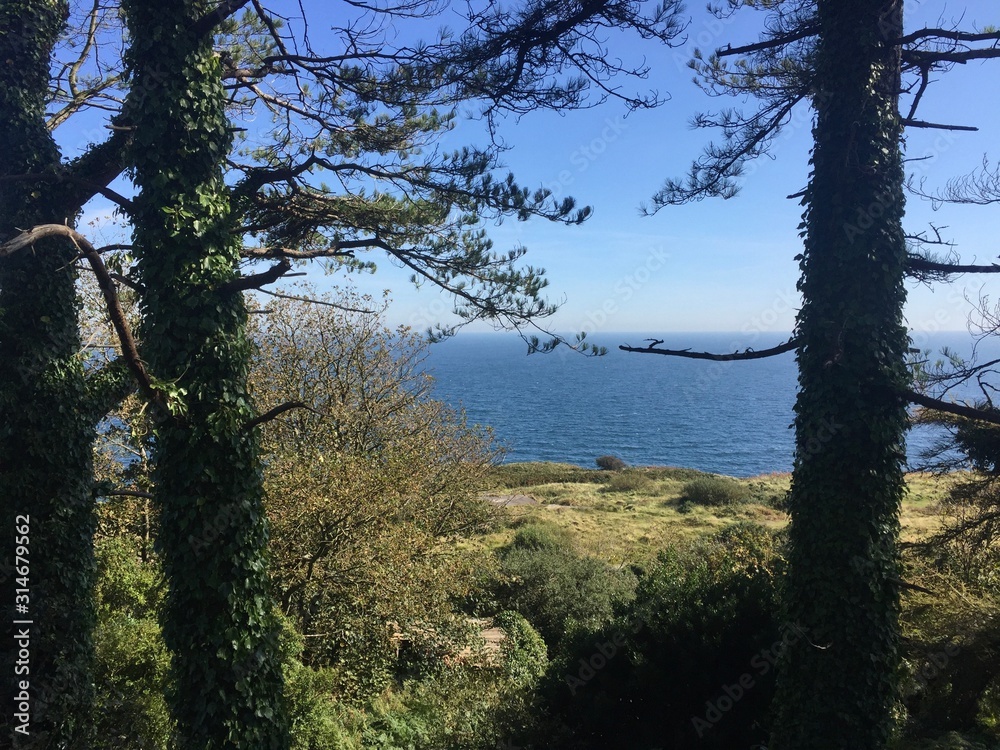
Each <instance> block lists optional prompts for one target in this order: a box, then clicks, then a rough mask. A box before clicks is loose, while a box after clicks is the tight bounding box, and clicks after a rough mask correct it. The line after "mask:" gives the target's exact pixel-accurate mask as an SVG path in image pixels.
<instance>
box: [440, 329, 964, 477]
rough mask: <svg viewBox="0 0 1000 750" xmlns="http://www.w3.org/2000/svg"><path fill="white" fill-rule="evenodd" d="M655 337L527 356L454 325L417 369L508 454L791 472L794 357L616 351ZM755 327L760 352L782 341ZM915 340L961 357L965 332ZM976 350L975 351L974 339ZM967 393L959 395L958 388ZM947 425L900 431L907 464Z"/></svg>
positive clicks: (701, 337)
mask: <svg viewBox="0 0 1000 750" xmlns="http://www.w3.org/2000/svg"><path fill="white" fill-rule="evenodd" d="M649 338H651V335H650V334H643V333H621V334H608V333H605V334H599V335H592V336H591V337H589V338H588V341H590V342H591V343H593V344H596V345H603V346H606V347H607V348H608V352H607V354H606V355H605V356H602V357H592V356H584V355H581V354H579V353H577V352H574V351H571V350H569V349H568V348H566V347H559V348H557V349H556V350H555V351H553V352H550V353H547V354H531V355H528V354H527V349H528V347H527V344H526V343H525V342H524V341H523V340H522V339H521V338H520V337H519V336H518V335H517V334H511V333H503V332H497V333H468V332H460V333H458V334H457V335H455V336H454V337H452V338H450V339H447V340H445V341H442V342H439V343H436V344H433V345H431V347H430V352H429V355H428V357H427V359H426V360H425V363H424V368H425V370H426V371H427V372H428V373H429V374H431V375H432V376H433V377H434V378H435V388H434V395H435V397H436V398H438V399H441V400H443V401H445V402H447V403H448V404H450V405H452V406H454V407H456V408H462V409H464V410H465V413H466V415H467V418H468V420H469V422H470V423H473V424H480V425H485V426H489V427H490V428H492V430H493V431H494V434H495V436H496V439H497V441H498V443H499V444H500V445H501V446H502V447H503V448H504V450H505V452H506V453H505V459H504V460H505V461H507V462H514V461H557V462H563V463H571V464H577V465H579V466H584V467H591V468H593V467H594V466H595V464H594V460H595V459H596V458H597V457H598V456H604V455H613V456H618V457H619V458H621V459H623V460H624V461H625V462H626V463H628V464H629V465H633V466H654V465H655V466H678V467H686V468H693V469H699V470H701V471H707V472H714V473H719V474H726V475H729V476H735V477H749V476H757V475H760V474H767V473H771V472H787V471H790V470H791V468H792V450H793V432H792V429H791V425H792V420H793V410H792V407H793V404H794V402H795V392H796V387H797V385H796V367H795V357H794V353H792V352H789V353H787V354H783V355H780V356H777V357H771V358H768V359H760V360H750V361H739V362H712V361H703V360H692V359H681V358H676V357H665V356H658V355H651V354H635V353H627V352H623V351H620V350H619V349H618V346H619V345H620V344H628V345H632V346H645V345H646V341H645V339H649ZM660 338H663V339H665V340H666V341H665V343H664V344H663V346H664V347H666V348H671V349H691V350H692V351H711V352H733V351H743V350H745V349H746V348H747V347H746V336H745V335H741V334H738V333H736V334H734V333H692V334H666V335H663V334H661V335H660ZM787 338H788V335H787V334H784V335H782V334H773V335H771V336H765V335H762V334H757V336H756V338H755V339H754V341H753V343H754V348H755V349H757V350H760V349H765V348H768V347H769V346H774V345H777V344H779V343H781V342H783V341H785V340H787ZM914 343H915V345H916V346H918V348H920V349H922V350H926V351H928V352H930V355H929V356H930V358H932V359H936V358H940V353H939V352H940V350H941V349H942V348H943V347H948V348H950V349H951V350H953V351H956V352H958V353H960V354H962V355H963V356H967V355H969V354H970V353H971V339H970V337H969V335H968V334H966V333H962V332H948V333H935V334H920V335H919V336H917V335H914ZM981 348H982V347H981ZM981 354H982V352H981ZM953 395H958V396H962V392H957V393H956V394H953ZM941 437H942V433H941V432H940V431H939V430H938V429H936V428H931V427H916V428H913V429H911V430H910V432H909V434H908V438H907V455H908V463H909V465H910V468H919V467H920V466H921V465H922V459H921V454H922V452H923V451H925V450H926V449H928V448H929V447H931V446H932V445H933V444H934V443H935V442H936V441H937V440H938V439H940V438H941Z"/></svg>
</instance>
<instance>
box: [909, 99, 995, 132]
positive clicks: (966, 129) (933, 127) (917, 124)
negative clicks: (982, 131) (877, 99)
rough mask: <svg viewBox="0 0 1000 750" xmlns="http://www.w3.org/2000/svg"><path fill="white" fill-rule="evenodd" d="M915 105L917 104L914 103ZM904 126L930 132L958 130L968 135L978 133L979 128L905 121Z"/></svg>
mask: <svg viewBox="0 0 1000 750" xmlns="http://www.w3.org/2000/svg"><path fill="white" fill-rule="evenodd" d="M914 104H916V102H915V101H914ZM903 125H904V126H905V127H908V128H927V129H930V130H958V131H962V132H968V133H978V132H979V128H977V127H975V126H974V125H942V124H940V123H936V122H924V121H923V120H911V119H909V118H905V119H903Z"/></svg>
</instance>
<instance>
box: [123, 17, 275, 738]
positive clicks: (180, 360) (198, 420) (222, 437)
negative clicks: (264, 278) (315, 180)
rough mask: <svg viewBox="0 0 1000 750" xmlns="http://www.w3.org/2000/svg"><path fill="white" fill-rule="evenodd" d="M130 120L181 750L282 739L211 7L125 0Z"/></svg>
mask: <svg viewBox="0 0 1000 750" xmlns="http://www.w3.org/2000/svg"><path fill="white" fill-rule="evenodd" d="M124 7H125V12H126V18H127V23H128V27H129V31H130V34H131V37H132V46H131V49H130V51H129V53H128V65H129V68H130V70H131V76H132V77H131V87H130V91H129V95H128V99H127V102H126V107H125V112H124V115H123V117H124V121H125V122H126V123H127V124H129V125H131V126H132V127H134V128H135V131H134V147H133V150H132V158H131V162H132V163H133V164H134V174H135V179H136V182H137V183H138V185H139V187H140V194H139V195H138V197H137V198H136V200H135V217H134V242H135V246H136V249H135V253H136V259H137V264H138V272H139V278H140V281H141V282H142V284H143V286H144V288H145V291H144V293H143V295H142V301H141V312H142V325H141V339H142V341H143V358H144V360H145V361H146V362H147V363H148V365H149V368H150V372H151V373H152V374H153V375H154V376H155V377H157V378H159V379H160V382H161V383H163V386H162V390H163V393H164V397H165V399H166V402H167V404H168V406H169V414H168V413H161V414H160V415H159V421H158V424H157V425H156V428H155V450H154V472H153V478H154V484H155V487H154V491H155V494H156V500H157V502H158V503H159V505H160V528H159V534H158V537H157V539H158V546H159V551H160V554H161V557H162V561H163V567H164V571H165V573H166V576H167V581H168V584H169V591H168V595H167V601H166V613H165V616H164V619H163V635H164V639H165V641H166V643H167V646H168V647H169V648H170V650H171V652H172V655H173V661H172V668H173V676H174V683H175V688H174V691H173V693H172V695H171V696H170V702H171V707H172V712H173V715H174V717H175V718H176V720H177V725H178V746H179V747H183V748H184V749H185V750H199V749H201V748H206V749H207V748H254V750H270V749H272V748H274V749H278V748H285V747H287V746H288V731H287V727H286V725H285V717H284V711H283V708H282V678H281V665H280V659H279V653H278V645H277V628H276V621H275V619H274V614H273V611H272V608H271V601H270V597H269V592H268V578H267V574H266V571H265V564H264V557H265V548H266V545H267V524H266V516H265V513H264V509H263V504H262V493H261V470H260V464H259V460H258V451H257V441H256V438H255V435H254V432H253V430H246V429H244V427H245V425H246V423H247V422H248V421H249V420H250V419H252V418H253V416H254V414H253V411H252V409H251V406H250V402H249V398H248V396H247V390H246V377H247V371H248V366H249V358H250V353H251V348H250V347H251V343H250V341H249V340H248V339H247V335H246V310H245V307H244V303H243V298H242V296H241V294H239V293H229V292H226V291H223V290H221V289H220V287H222V286H223V285H225V284H226V282H229V281H231V280H233V279H234V278H236V276H237V275H238V262H239V247H240V246H239V238H238V237H235V236H234V234H233V232H232V227H231V222H230V218H229V217H230V211H229V199H228V191H227V189H226V186H225V184H224V182H223V177H222V168H223V165H224V163H225V158H226V156H227V154H228V152H229V148H230V144H231V135H230V132H229V130H228V121H227V119H226V116H225V112H224V105H225V100H226V99H225V92H224V90H223V87H222V83H221V71H220V68H219V62H218V59H217V58H216V57H215V55H214V54H213V50H212V37H211V33H210V32H209V33H204V32H201V31H199V30H198V27H197V25H196V24H195V22H196V21H197V20H198V19H200V18H202V17H206V16H207V15H208V13H209V12H210V11H211V10H212V9H213V8H214V6H213V4H212V3H210V2H208V1H207V0H159V2H156V3H148V2H145V0H129V1H127V2H125V3H124Z"/></svg>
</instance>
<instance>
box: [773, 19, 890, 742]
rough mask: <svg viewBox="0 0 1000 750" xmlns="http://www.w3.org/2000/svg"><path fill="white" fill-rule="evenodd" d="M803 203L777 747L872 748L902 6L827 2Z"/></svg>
mask: <svg viewBox="0 0 1000 750" xmlns="http://www.w3.org/2000/svg"><path fill="white" fill-rule="evenodd" d="M818 9H819V23H820V32H819V45H818V49H817V57H816V73H815V81H816V89H815V91H814V97H815V99H814V102H815V107H816V112H817V119H816V124H815V128H814V133H813V134H814V138H815V147H814V150H813V158H812V164H813V171H812V175H811V179H810V183H809V187H808V190H807V192H806V196H805V199H804V203H805V205H806V211H805V224H804V228H805V250H804V252H803V258H802V261H801V269H802V278H801V281H800V282H799V288H800V290H801V291H802V296H803V306H802V310H801V312H800V314H799V318H798V340H799V348H798V363H799V385H800V392H799V396H798V401H797V403H796V407H795V408H796V421H795V427H796V458H795V470H794V474H793V479H792V492H791V514H792V523H791V529H790V543H791V546H790V552H789V555H790V560H789V562H790V573H789V578H788V590H787V617H788V619H789V621H790V622H791V623H794V625H795V626H796V627H800V628H802V629H803V630H804V631H805V633H806V634H807V635H808V639H807V640H806V639H803V640H801V641H799V642H798V643H797V644H796V645H795V646H794V647H792V648H791V649H790V652H789V654H788V656H787V659H786V662H785V664H784V672H783V676H782V681H781V687H780V690H779V696H778V723H777V728H776V731H775V733H774V737H773V747H774V748H776V750H810V749H811V748H824V749H831V750H832V749H834V748H836V749H838V750H875V748H882V747H884V746H885V743H886V741H887V739H888V736H889V732H890V730H891V726H892V722H891V708H892V705H893V700H894V697H895V676H896V675H895V670H896V668H897V645H898V638H899V636H898V623H897V620H898V598H899V592H898V570H897V551H896V542H897V535H898V513H899V504H900V500H901V497H902V493H903V473H902V465H901V462H902V459H903V456H904V454H903V430H904V427H905V420H906V414H905V407H904V402H903V401H902V399H901V397H900V395H899V393H900V390H901V389H902V387H903V386H904V385H905V383H906V370H905V367H904V357H905V352H906V348H907V334H906V329H905V327H904V325H903V318H902V311H903V302H904V300H905V289H904V286H903V272H904V264H905V259H906V250H905V243H904V239H903V231H902V228H901V219H902V215H903V203H904V199H903V187H902V186H903V172H902V162H901V124H900V117H899V113H898V91H899V50H898V48H897V47H895V46H894V44H893V43H894V41H895V40H898V39H899V37H900V36H901V35H902V0H878V1H877V2H876V1H873V0H820V2H819V3H818Z"/></svg>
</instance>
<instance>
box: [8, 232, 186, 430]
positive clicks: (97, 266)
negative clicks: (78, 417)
mask: <svg viewBox="0 0 1000 750" xmlns="http://www.w3.org/2000/svg"><path fill="white" fill-rule="evenodd" d="M49 237H66V238H69V239H70V240H71V241H72V242H73V244H74V245H76V248H77V250H79V251H80V254H81V255H82V256H83V257H84V258H86V259H87V262H88V263H90V267H91V269H93V272H94V276H95V277H97V284H98V286H99V287H100V288H101V294H102V295H103V296H104V301H105V304H107V307H108V316H109V317H110V318H111V324H112V325H113V326H114V328H115V332H116V333H117V334H118V339H119V341H120V343H121V347H122V356H124V358H125V361H126V363H127V365H128V368H129V371H130V372H131V373H132V376H133V377H134V378H135V379H136V382H137V383H138V385H139V390H140V391H141V392H142V394H143V396H145V397H146V398H147V399H149V401H150V402H151V403H154V404H156V405H157V406H159V407H161V408H162V409H163V411H164V413H169V410H168V409H167V405H166V403H165V401H164V399H163V394H162V393H161V392H160V391H159V390H157V388H156V387H155V386H154V385H153V382H152V380H151V379H150V377H149V373H147V372H146V367H145V365H144V364H143V363H142V359H141V358H140V357H139V350H138V347H137V346H136V343H135V339H134V338H133V336H132V331H131V328H130V327H129V324H128V320H126V318H125V311H124V310H122V306H121V302H120V301H119V299H118V291H117V289H116V288H115V284H114V281H113V280H112V278H111V275H110V274H109V273H108V269H107V267H106V266H105V265H104V261H103V260H102V259H101V254H100V253H99V252H98V251H97V249H96V248H95V247H94V246H93V245H92V244H90V241H89V240H88V239H87V238H86V237H84V236H83V235H82V234H80V233H79V232H77V231H76V230H74V229H72V228H71V227H68V226H66V225H65V224H41V225H39V226H37V227H33V228H32V229H29V230H28V231H25V232H22V233H21V234H19V235H18V236H17V237H15V238H14V239H12V240H8V241H7V242H5V243H3V244H2V245H0V257H7V256H9V255H12V254H14V253H16V252H18V251H20V250H23V249H25V248H27V247H31V246H33V245H34V244H35V243H36V242H39V241H41V240H43V239H47V238H49Z"/></svg>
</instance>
